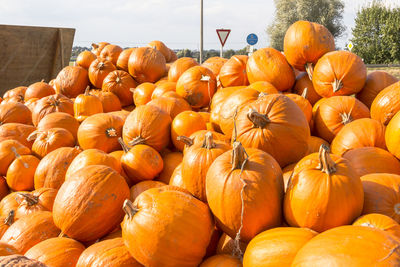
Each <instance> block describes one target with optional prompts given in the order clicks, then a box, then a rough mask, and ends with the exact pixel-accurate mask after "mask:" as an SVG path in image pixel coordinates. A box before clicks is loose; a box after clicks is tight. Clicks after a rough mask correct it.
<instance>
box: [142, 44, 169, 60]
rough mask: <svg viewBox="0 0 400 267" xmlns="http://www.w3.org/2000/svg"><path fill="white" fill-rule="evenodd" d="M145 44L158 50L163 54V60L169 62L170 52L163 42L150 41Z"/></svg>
mask: <svg viewBox="0 0 400 267" xmlns="http://www.w3.org/2000/svg"><path fill="white" fill-rule="evenodd" d="M147 46H148V47H151V48H154V49H156V50H158V51H159V52H160V53H161V54H162V55H163V56H164V58H165V62H169V60H170V53H171V52H170V50H169V48H168V47H167V46H166V45H165V44H164V43H163V42H161V41H151V42H150V43H148V44H147Z"/></svg>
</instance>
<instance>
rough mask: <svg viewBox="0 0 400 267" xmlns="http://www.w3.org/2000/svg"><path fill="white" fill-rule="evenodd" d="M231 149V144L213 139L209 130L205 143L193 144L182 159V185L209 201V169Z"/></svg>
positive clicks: (193, 193) (198, 196) (202, 199)
mask: <svg viewBox="0 0 400 267" xmlns="http://www.w3.org/2000/svg"><path fill="white" fill-rule="evenodd" d="M229 149H230V145H229V144H227V143H225V142H223V141H215V140H213V137H212V133H211V132H207V133H206V134H205V137H204V142H203V144H201V145H193V146H191V147H190V148H188V149H187V150H186V151H185V154H184V156H183V159H182V186H181V187H182V188H184V189H186V190H188V191H189V192H190V193H191V194H192V195H193V196H194V197H196V198H198V199H200V200H201V201H204V202H207V197H206V175H207V171H208V169H209V168H210V166H211V164H212V163H213V162H214V160H215V159H216V158H218V157H219V156H220V155H221V154H223V153H224V152H226V151H227V150H229Z"/></svg>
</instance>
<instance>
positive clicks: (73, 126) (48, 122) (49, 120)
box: [37, 112, 79, 139]
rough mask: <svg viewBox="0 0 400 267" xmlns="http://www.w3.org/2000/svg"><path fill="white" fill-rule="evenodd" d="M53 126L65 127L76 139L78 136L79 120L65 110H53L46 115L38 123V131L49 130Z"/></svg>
mask: <svg viewBox="0 0 400 267" xmlns="http://www.w3.org/2000/svg"><path fill="white" fill-rule="evenodd" d="M52 128H63V129H66V130H68V131H69V132H70V133H71V134H72V136H73V137H74V139H76V138H77V132H78V128H79V122H78V121H77V120H76V119H75V118H74V117H73V116H72V115H70V114H68V113H65V112H53V113H49V114H47V115H45V116H44V117H43V118H42V119H41V120H40V122H39V124H38V125H37V130H38V131H47V130H50V129H52Z"/></svg>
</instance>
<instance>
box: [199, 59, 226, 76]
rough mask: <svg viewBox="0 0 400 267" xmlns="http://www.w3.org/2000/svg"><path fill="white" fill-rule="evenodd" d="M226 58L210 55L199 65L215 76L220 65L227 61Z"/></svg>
mask: <svg viewBox="0 0 400 267" xmlns="http://www.w3.org/2000/svg"><path fill="white" fill-rule="evenodd" d="M227 61H228V60H227V59H226V58H222V57H210V58H208V59H207V60H206V61H204V62H203V64H201V66H203V67H206V68H208V69H210V70H211V71H212V72H213V73H214V75H215V76H218V74H219V72H220V70H221V68H222V66H223V65H224V64H225V63H226V62H227Z"/></svg>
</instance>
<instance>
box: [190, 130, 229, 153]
mask: <svg viewBox="0 0 400 267" xmlns="http://www.w3.org/2000/svg"><path fill="white" fill-rule="evenodd" d="M207 132H210V133H212V138H213V140H218V141H223V142H225V143H228V144H230V143H231V139H230V138H229V137H227V136H225V135H223V134H220V133H217V132H214V131H209V130H199V131H196V132H194V133H192V134H191V135H190V137H189V138H190V139H191V141H190V145H189V146H185V149H187V148H188V147H190V146H192V145H195V144H198V145H202V144H203V142H204V140H205V134H206V133H207ZM185 149H184V150H183V152H185Z"/></svg>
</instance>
